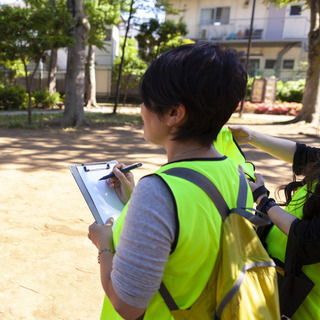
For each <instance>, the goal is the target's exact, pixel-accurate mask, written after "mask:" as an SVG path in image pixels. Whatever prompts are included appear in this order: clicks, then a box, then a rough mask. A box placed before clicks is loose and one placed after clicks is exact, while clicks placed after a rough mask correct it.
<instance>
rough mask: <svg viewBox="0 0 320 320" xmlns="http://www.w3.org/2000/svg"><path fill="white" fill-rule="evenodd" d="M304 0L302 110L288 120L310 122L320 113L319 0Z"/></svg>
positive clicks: (281, 1) (285, 0)
mask: <svg viewBox="0 0 320 320" xmlns="http://www.w3.org/2000/svg"><path fill="white" fill-rule="evenodd" d="M269 1H270V2H272V3H273V4H275V5H278V6H280V7H281V6H284V5H286V4H290V3H295V2H296V1H292V0H269ZM304 2H305V4H306V5H307V6H309V8H310V30H309V34H308V38H309V42H308V69H307V76H306V83H305V87H304V92H303V98H302V105H303V107H302V110H301V112H300V113H299V115H298V116H297V117H296V118H295V119H294V120H292V121H290V122H299V121H306V122H308V123H311V122H313V121H314V120H316V119H317V117H315V114H316V115H319V114H320V110H319V108H320V106H319V104H318V103H317V102H318V92H319V77H320V2H319V0H305V1H304Z"/></svg>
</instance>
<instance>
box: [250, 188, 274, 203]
mask: <svg viewBox="0 0 320 320" xmlns="http://www.w3.org/2000/svg"><path fill="white" fill-rule="evenodd" d="M264 193H266V194H267V197H269V194H270V192H269V190H268V189H267V188H266V187H265V186H264V185H263V186H260V187H259V188H257V189H256V190H254V191H253V192H252V195H253V201H254V202H256V201H257V199H258V198H259V197H260V196H261V195H263V194H264Z"/></svg>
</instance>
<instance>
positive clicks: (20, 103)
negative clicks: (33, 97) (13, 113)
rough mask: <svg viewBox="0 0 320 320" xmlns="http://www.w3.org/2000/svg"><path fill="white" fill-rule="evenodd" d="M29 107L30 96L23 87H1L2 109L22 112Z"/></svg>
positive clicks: (0, 101)
mask: <svg viewBox="0 0 320 320" xmlns="http://www.w3.org/2000/svg"><path fill="white" fill-rule="evenodd" d="M27 106H28V94H27V93H26V91H25V90H24V88H23V87H21V86H18V85H15V86H1V87H0V107H2V108H3V109H4V110H19V109H20V110H22V109H26V108H27Z"/></svg>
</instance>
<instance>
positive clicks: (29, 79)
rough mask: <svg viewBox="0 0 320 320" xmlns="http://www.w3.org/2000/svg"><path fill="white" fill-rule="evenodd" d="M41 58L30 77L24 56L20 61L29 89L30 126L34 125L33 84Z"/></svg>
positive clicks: (36, 62)
mask: <svg viewBox="0 0 320 320" xmlns="http://www.w3.org/2000/svg"><path fill="white" fill-rule="evenodd" d="M41 56H42V55H41ZM41 56H40V57H39V59H38V60H36V61H35V67H34V70H33V72H32V73H31V75H30V76H29V75H28V66H27V62H26V60H25V58H24V56H20V59H21V61H22V63H23V66H24V72H25V80H26V88H27V94H28V124H31V123H32V99H31V97H32V83H33V79H34V75H35V74H36V71H37V69H38V66H39V62H40V59H41Z"/></svg>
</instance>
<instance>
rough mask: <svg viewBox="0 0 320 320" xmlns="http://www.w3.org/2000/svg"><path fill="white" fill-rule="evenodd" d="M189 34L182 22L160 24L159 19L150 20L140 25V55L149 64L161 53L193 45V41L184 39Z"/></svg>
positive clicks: (170, 21) (138, 38)
mask: <svg viewBox="0 0 320 320" xmlns="http://www.w3.org/2000/svg"><path fill="white" fill-rule="evenodd" d="M187 33H188V30H187V26H186V24H185V23H183V22H182V20H180V21H179V22H175V21H173V20H166V21H165V22H163V23H159V21H158V20H157V19H150V20H149V21H148V22H145V23H142V24H141V25H140V33H139V34H138V35H137V36H136V39H137V41H138V44H139V55H140V57H141V58H142V59H143V60H144V61H145V62H146V63H148V64H150V63H151V62H152V61H154V60H155V59H156V58H157V57H158V56H159V55H160V54H161V53H163V52H165V51H167V50H168V49H172V48H174V47H177V46H180V45H182V44H184V43H186V42H187V43H191V42H192V40H186V39H182V37H183V36H185V35H186V34H187Z"/></svg>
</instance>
